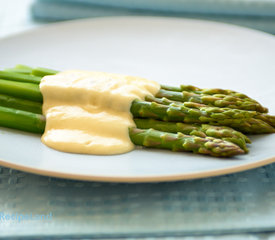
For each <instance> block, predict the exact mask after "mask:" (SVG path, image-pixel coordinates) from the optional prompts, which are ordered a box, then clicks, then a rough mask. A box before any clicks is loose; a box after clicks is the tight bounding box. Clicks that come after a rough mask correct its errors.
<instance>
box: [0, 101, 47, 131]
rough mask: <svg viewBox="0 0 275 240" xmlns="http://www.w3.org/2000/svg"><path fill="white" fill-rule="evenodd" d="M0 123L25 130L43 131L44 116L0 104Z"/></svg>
mask: <svg viewBox="0 0 275 240" xmlns="http://www.w3.org/2000/svg"><path fill="white" fill-rule="evenodd" d="M0 125H1V126H3V127H8V128H14V129H19V130H22V131H26V132H33V133H43V132H44V129H45V118H44V116H43V115H41V114H36V113H31V112H27V111H22V110H18V109H13V108H6V107H1V106H0Z"/></svg>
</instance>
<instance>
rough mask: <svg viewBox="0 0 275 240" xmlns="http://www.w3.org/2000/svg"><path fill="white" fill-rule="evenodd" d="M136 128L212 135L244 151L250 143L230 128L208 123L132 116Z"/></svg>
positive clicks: (200, 135) (201, 135) (246, 138)
mask: <svg viewBox="0 0 275 240" xmlns="http://www.w3.org/2000/svg"><path fill="white" fill-rule="evenodd" d="M134 121H135V124H136V126H137V128H141V129H149V128H152V129H155V130H159V131H163V132H170V133H178V132H181V133H183V134H186V135H192V136H198V137H202V138H205V137H214V138H220V139H222V140H224V141H229V142H232V143H235V144H237V145H238V146H239V147H240V148H241V149H243V150H244V151H245V152H248V149H247V147H246V143H251V141H250V139H249V138H248V137H247V136H245V135H244V134H242V133H241V132H238V131H236V130H234V129H232V128H229V127H224V126H211V125H208V124H187V123H181V122H176V123H174V122H163V121H158V120H154V119H141V118H134Z"/></svg>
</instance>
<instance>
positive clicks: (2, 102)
mask: <svg viewBox="0 0 275 240" xmlns="http://www.w3.org/2000/svg"><path fill="white" fill-rule="evenodd" d="M0 106H2V107H8V108H14V109H19V110H23V111H27V112H33V113H38V114H42V104H41V103H40V102H34V101H30V100H26V99H22V98H16V97H11V96H8V95H4V94H0Z"/></svg>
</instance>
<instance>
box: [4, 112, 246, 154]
mask: <svg viewBox="0 0 275 240" xmlns="http://www.w3.org/2000/svg"><path fill="white" fill-rule="evenodd" d="M0 125H1V126H4V127H9V128H14V129H19V130H23V131H27V132H33V133H43V132H44V129H45V118H44V116H43V115H40V114H35V113H30V112H26V111H21V110H16V109H12V108H5V107H0ZM129 136H130V139H131V141H132V142H133V143H134V144H136V145H142V146H146V147H157V148H164V149H171V150H173V151H191V152H195V153H200V154H208V155H211V156H215V157H230V156H234V155H237V154H242V153H244V151H243V150H242V149H241V148H240V147H239V146H237V145H235V144H233V143H230V142H227V141H223V140H221V139H215V138H212V137H206V138H200V137H197V136H188V135H184V134H172V133H165V132H160V131H155V130H152V129H148V130H142V129H137V128H130V129H129Z"/></svg>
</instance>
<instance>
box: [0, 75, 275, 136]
mask: <svg viewBox="0 0 275 240" xmlns="http://www.w3.org/2000/svg"><path fill="white" fill-rule="evenodd" d="M0 93H2V94H6V95H11V96H14V97H19V98H25V99H28V100H33V101H39V102H42V95H41V93H40V90H39V86H38V85H37V84H32V83H24V82H16V81H8V80H0ZM156 99H157V98H156ZM156 99H155V101H156ZM158 101H160V103H163V104H169V106H164V105H156V104H151V103H148V102H142V101H140V102H138V101H135V102H133V104H132V107H131V111H132V113H133V114H134V116H135V117H149V118H155V119H160V120H164V121H179V122H186V123H188V122H189V123H209V124H213V125H221V126H223V125H225V126H230V127H233V128H236V129H237V130H240V131H243V132H246V133H270V132H274V128H272V127H271V126H270V125H269V124H268V123H265V122H264V121H263V119H261V117H260V116H258V115H257V113H256V112H253V111H243V110H237V109H223V108H215V107H212V108H209V107H206V106H204V105H201V104H196V103H190V102H185V103H181V105H182V106H180V107H179V106H176V105H175V104H176V103H173V102H172V103H171V101H170V102H169V101H168V100H166V99H159V100H158ZM190 104H191V105H192V106H190ZM195 107H197V109H196V108H195ZM138 109H143V110H142V111H143V112H144V110H146V111H145V113H143V115H142V114H141V115H140V114H139V113H138V112H139V110H138ZM156 113H157V115H156ZM256 115H257V119H254V117H255V116H256ZM265 119H267V117H265Z"/></svg>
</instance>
